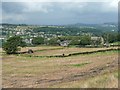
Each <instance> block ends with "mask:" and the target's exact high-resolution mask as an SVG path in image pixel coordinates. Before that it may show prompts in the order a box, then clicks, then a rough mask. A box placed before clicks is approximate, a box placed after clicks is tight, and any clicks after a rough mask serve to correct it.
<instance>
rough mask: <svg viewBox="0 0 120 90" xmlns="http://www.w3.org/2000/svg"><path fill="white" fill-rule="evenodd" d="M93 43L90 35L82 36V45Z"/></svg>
mask: <svg viewBox="0 0 120 90" xmlns="http://www.w3.org/2000/svg"><path fill="white" fill-rule="evenodd" d="M90 43H91V38H90V36H88V35H84V36H81V39H80V45H82V46H85V45H90Z"/></svg>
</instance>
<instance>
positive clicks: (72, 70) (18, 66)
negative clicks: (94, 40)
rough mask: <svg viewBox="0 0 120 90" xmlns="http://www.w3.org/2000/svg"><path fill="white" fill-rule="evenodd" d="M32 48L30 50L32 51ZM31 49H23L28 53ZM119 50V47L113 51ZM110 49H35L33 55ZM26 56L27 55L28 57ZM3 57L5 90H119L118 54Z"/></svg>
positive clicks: (112, 52) (110, 52)
mask: <svg viewBox="0 0 120 90" xmlns="http://www.w3.org/2000/svg"><path fill="white" fill-rule="evenodd" d="M28 48H30V47H28ZM28 48H24V49H22V51H26V50H27V49H28ZM112 48H116V47H112ZM32 49H33V48H32ZM103 49H110V48H75V47H71V48H63V47H57V46H56V47H50V46H49V47H45V46H40V47H34V50H36V52H34V53H33V54H32V55H40V56H49V55H61V54H63V53H64V54H71V53H76V52H86V51H96V50H103ZM25 55H26V54H25ZM25 55H5V54H3V57H2V70H3V72H2V76H3V77H2V81H3V82H2V85H3V87H5V88H11V87H12V88H13V87H14V88H19V87H20V88H70V87H71V88H78V87H79V88H91V87H92V88H96V87H97V88H113V87H114V88H117V87H118V52H117V51H107V52H98V53H93V54H85V55H77V56H70V57H52V58H47V57H26V56H25Z"/></svg>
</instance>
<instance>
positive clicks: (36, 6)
mask: <svg viewBox="0 0 120 90" xmlns="http://www.w3.org/2000/svg"><path fill="white" fill-rule="evenodd" d="M24 1H25V0H24ZM113 1H114V0H113ZM0 4H2V5H1V6H2V7H1V10H2V18H0V19H1V20H2V23H13V24H34V25H36V24H37V25H66V24H75V23H87V24H99V23H106V22H117V21H118V6H117V5H118V3H117V2H112V1H109V2H108V1H107V2H87V1H86V2H73V1H72V2H71V1H69V2H48V1H46V2H28V1H26V2H23V1H22V2H18V1H17V2H15V1H14V2H10V1H6V2H2V3H0Z"/></svg>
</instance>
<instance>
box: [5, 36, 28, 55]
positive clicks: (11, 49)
mask: <svg viewBox="0 0 120 90" xmlns="http://www.w3.org/2000/svg"><path fill="white" fill-rule="evenodd" d="M25 46H26V43H25V42H23V40H22V38H21V37H20V36H13V37H10V38H9V39H8V40H7V41H6V42H5V43H3V49H4V50H5V51H6V54H16V53H17V51H18V50H19V48H18V47H25Z"/></svg>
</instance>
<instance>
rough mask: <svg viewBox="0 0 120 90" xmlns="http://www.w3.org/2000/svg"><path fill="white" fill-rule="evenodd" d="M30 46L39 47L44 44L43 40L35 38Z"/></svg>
mask: <svg viewBox="0 0 120 90" xmlns="http://www.w3.org/2000/svg"><path fill="white" fill-rule="evenodd" d="M32 44H33V45H40V44H44V38H42V37H35V38H33V40H32Z"/></svg>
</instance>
